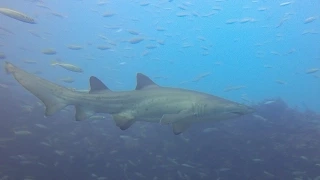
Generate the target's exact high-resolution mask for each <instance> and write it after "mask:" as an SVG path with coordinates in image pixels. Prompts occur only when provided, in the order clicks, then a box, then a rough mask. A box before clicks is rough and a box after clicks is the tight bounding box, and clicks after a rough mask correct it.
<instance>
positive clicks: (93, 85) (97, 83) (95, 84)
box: [89, 76, 110, 93]
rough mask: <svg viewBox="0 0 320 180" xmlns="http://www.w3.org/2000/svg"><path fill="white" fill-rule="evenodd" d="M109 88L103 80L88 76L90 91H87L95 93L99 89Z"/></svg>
mask: <svg viewBox="0 0 320 180" xmlns="http://www.w3.org/2000/svg"><path fill="white" fill-rule="evenodd" d="M104 90H110V89H109V88H108V87H107V86H106V85H105V84H103V82H102V81H101V80H100V79H98V78H97V77H95V76H91V77H90V91H89V93H95V92H99V91H104Z"/></svg>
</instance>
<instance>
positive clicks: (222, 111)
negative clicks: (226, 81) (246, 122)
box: [195, 98, 254, 121]
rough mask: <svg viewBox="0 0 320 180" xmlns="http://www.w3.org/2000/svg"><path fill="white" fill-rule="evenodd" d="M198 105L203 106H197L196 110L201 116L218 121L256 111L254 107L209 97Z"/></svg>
mask: <svg viewBox="0 0 320 180" xmlns="http://www.w3.org/2000/svg"><path fill="white" fill-rule="evenodd" d="M200 104H202V105H200ZM197 107H203V108H195V112H196V114H198V115H199V117H201V116H202V118H204V119H206V120H217V121H220V120H225V119H231V118H236V117H240V116H242V115H246V114H250V113H253V112H254V109H253V108H251V107H249V106H246V105H243V104H239V103H236V102H232V101H228V100H225V99H211V98H208V99H206V100H205V101H202V102H201V103H199V105H198V106H197ZM197 109H198V110H197Z"/></svg>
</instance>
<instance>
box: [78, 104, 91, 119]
mask: <svg viewBox="0 0 320 180" xmlns="http://www.w3.org/2000/svg"><path fill="white" fill-rule="evenodd" d="M94 114H95V112H94V111H91V110H89V109H88V108H86V107H82V106H76V121H82V120H86V119H89V118H90V117H91V116H93V115H94Z"/></svg>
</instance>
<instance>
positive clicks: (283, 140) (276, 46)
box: [0, 0, 320, 180]
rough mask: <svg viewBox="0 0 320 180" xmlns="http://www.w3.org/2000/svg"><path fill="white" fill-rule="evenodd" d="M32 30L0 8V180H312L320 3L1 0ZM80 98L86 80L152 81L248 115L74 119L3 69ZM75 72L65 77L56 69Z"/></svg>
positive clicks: (127, 84)
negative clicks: (176, 126) (180, 123)
mask: <svg viewBox="0 0 320 180" xmlns="http://www.w3.org/2000/svg"><path fill="white" fill-rule="evenodd" d="M0 8H9V9H13V10H15V11H18V12H21V13H23V14H26V15H28V16H29V17H31V18H33V19H34V20H35V22H36V23H35V24H30V23H25V22H22V21H19V20H17V19H15V18H10V17H8V16H6V15H3V14H0V63H1V66H2V68H0V120H1V122H0V180H6V179H8V180H11V179H13V180H16V179H17V180H20V179H25V180H37V179H48V180H51V179H84V180H86V179H88V180H89V179H97V180H104V179H106V180H107V179H110V180H114V179H132V180H133V179H153V180H161V179H168V180H171V179H172V180H174V179H181V180H183V179H185V180H189V179H190V180H191V179H192V180H193V179H203V180H212V179H217V180H224V179H250V180H251V179H252V180H255V179H259V180H260V179H296V180H303V179H306V180H309V179H310V180H320V153H319V152H320V140H319V137H320V115H319V112H320V101H319V99H320V71H319V70H320V46H319V44H320V34H319V33H320V19H319V18H320V11H319V10H320V1H319V0H313V1H312V0H307V1H302V0H299V1H290V0H289V1H286V0H284V1H281V0H279V1H278V0H275V1H266V0H252V1H249V0H248V1H246V0H245V1H242V0H241V1H230V0H215V1H209V0H202V1H194V0H190V1H178V0H158V1H156V0H153V1H131V0H129V1H125V0H118V1H95V0H94V1H91V0H87V1H86V0H83V1H78V0H70V1H58V0H52V1H45V0H43V1H42V0H11V1H1V2H0ZM5 61H8V62H11V63H13V64H15V65H17V66H18V67H19V68H22V69H24V70H26V71H28V72H32V73H35V74H37V76H40V77H42V78H44V79H47V80H50V81H52V82H54V83H57V84H59V85H62V86H65V87H69V88H75V89H77V90H87V89H88V88H89V77H90V76H92V75H94V76H96V77H98V78H99V79H101V80H102V81H103V82H104V83H105V84H106V85H107V86H108V87H109V88H110V89H111V90H113V91H121V90H133V89H134V88H135V85H136V79H135V77H136V73H137V72H141V73H144V74H146V75H148V76H149V77H150V78H151V79H153V80H154V81H155V82H156V83H157V84H159V85H161V86H168V87H179V88H185V89H191V90H195V91H200V92H205V93H209V94H213V95H216V96H219V97H223V98H226V99H229V100H232V101H236V102H239V103H242V104H246V105H249V106H252V107H254V108H255V109H256V112H255V113H254V114H252V115H247V116H243V117H241V118H237V119H231V120H227V121H221V122H208V123H201V124H195V125H193V126H192V127H191V128H189V129H188V130H187V131H186V132H184V133H183V134H181V135H174V134H173V133H172V128H171V127H170V126H164V125H159V124H153V123H145V122H136V123H135V124H134V125H133V126H132V127H131V128H129V129H128V130H125V131H121V130H120V129H119V128H118V127H116V126H115V123H114V122H113V120H112V118H111V117H110V116H109V115H107V114H98V115H96V116H94V117H93V118H91V119H89V120H85V121H81V122H76V121H75V120H74V119H75V118H74V113H75V111H74V108H73V107H68V108H66V109H65V110H63V111H61V112H59V113H57V114H56V115H54V116H51V117H44V106H43V104H42V103H41V102H40V101H39V100H38V99H37V98H36V97H34V96H33V95H31V93H29V92H28V91H26V90H25V89H24V88H22V87H21V86H20V85H19V84H18V83H17V82H16V81H15V80H14V78H12V77H11V76H9V75H7V74H6V72H5V70H4V68H3V65H4V62H5ZM56 62H60V63H68V64H72V65H75V66H77V67H81V69H83V72H82V73H77V72H72V71H68V70H66V69H63V68H61V67H58V66H53V65H54V63H56Z"/></svg>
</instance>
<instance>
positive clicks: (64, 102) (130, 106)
mask: <svg viewBox="0 0 320 180" xmlns="http://www.w3.org/2000/svg"><path fill="white" fill-rule="evenodd" d="M5 69H6V71H7V73H11V74H13V76H14V78H15V79H16V80H17V81H18V82H19V83H20V84H21V85H22V86H23V87H24V88H26V89H27V90H28V91H30V92H31V93H32V94H33V95H35V96H36V97H37V98H39V99H40V100H41V101H42V102H43V103H44V105H45V107H46V110H45V115H46V116H51V115H53V114H54V113H56V112H57V111H59V110H61V109H63V108H65V107H66V106H68V105H73V106H75V108H76V114H75V119H76V120H77V121H80V120H85V119H88V118H90V117H91V116H93V115H94V114H95V113H108V114H111V115H112V117H113V119H114V121H115V123H116V125H117V126H118V127H119V128H120V129H122V130H125V129H127V128H129V127H130V126H131V125H132V124H133V123H134V122H135V121H146V122H156V123H160V124H172V127H173V132H174V134H180V133H182V132H184V131H185V130H186V129H187V128H188V127H189V126H190V125H191V124H192V123H196V122H202V121H220V120H226V119H230V118H235V117H239V116H241V115H245V114H249V113H252V112H253V111H254V110H253V109H252V108H250V107H248V106H245V105H242V104H238V103H236V102H232V101H229V100H226V99H223V98H220V97H217V96H213V95H210V94H205V93H201V92H197V91H191V90H186V89H180V88H171V87H162V86H159V85H157V84H156V83H154V82H153V81H152V80H151V79H150V78H149V77H147V76H145V75H143V74H141V73H138V74H137V85H136V88H135V90H132V91H120V92H115V91H111V90H110V89H109V88H108V87H107V86H106V85H105V84H103V83H102V82H101V81H100V80H99V79H98V78H96V77H94V76H91V77H90V91H89V92H78V91H75V90H71V89H68V88H65V87H62V86H59V85H57V84H54V83H51V82H49V81H47V80H45V79H42V78H40V77H38V76H36V75H34V74H31V73H28V72H26V71H24V70H22V69H20V68H18V67H16V66H14V65H13V64H11V63H9V62H6V63H5Z"/></svg>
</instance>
